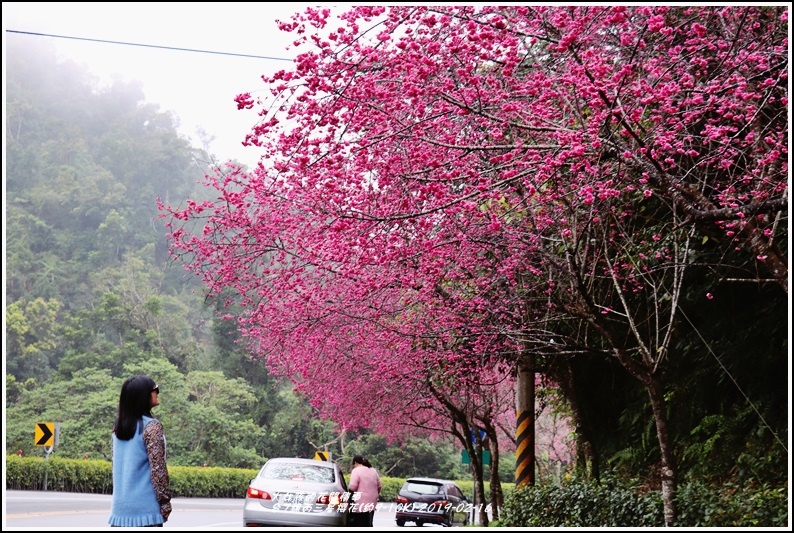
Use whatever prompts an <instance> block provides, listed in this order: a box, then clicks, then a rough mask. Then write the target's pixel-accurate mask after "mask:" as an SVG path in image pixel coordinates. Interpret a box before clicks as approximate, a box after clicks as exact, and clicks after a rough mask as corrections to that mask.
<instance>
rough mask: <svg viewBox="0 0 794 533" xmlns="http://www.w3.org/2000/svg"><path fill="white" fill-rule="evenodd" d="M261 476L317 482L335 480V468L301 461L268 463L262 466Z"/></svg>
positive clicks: (331, 481)
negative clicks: (301, 462)
mask: <svg viewBox="0 0 794 533" xmlns="http://www.w3.org/2000/svg"><path fill="white" fill-rule="evenodd" d="M260 476H261V477H263V478H266V479H289V480H293V481H313V482H315V483H333V482H334V470H333V468H328V467H327V466H322V465H307V464H300V463H268V464H266V465H265V467H264V468H262V473H261V474H260Z"/></svg>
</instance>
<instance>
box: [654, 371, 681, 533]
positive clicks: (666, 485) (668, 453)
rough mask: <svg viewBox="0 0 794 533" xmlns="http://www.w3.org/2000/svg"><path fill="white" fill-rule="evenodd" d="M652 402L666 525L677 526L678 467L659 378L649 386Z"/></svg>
mask: <svg viewBox="0 0 794 533" xmlns="http://www.w3.org/2000/svg"><path fill="white" fill-rule="evenodd" d="M647 390H648V396H649V397H650V400H651V409H652V410H653V418H654V421H655V422H656V436H657V438H658V439H659V450H660V451H661V455H662V465H661V466H662V472H661V475H662V502H663V504H664V525H665V526H667V527H672V526H673V525H675V517H676V509H675V493H676V466H675V461H674V459H673V448H672V443H671V442H670V435H669V432H668V427H667V411H666V409H665V401H664V387H663V386H662V383H661V382H660V381H659V380H658V379H657V378H652V379H651V381H650V383H649V384H648V385H647Z"/></svg>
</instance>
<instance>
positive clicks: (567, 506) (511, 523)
mask: <svg viewBox="0 0 794 533" xmlns="http://www.w3.org/2000/svg"><path fill="white" fill-rule="evenodd" d="M676 506H677V521H676V524H675V525H676V526H678V527H720V528H724V527H763V528H773V527H787V526H788V488H787V487H775V488H773V487H768V486H742V487H739V486H735V485H730V484H727V485H719V486H714V485H708V484H705V483H699V482H690V483H685V484H682V485H680V486H679V487H678V491H677V497H676ZM500 519H501V520H500V521H499V523H498V524H495V525H499V526H506V527H587V528H596V527H664V517H663V507H662V497H661V492H660V491H657V490H647V489H643V488H642V487H641V486H640V485H639V484H635V483H631V482H627V481H626V480H620V481H618V480H616V479H604V480H602V481H601V482H600V483H594V482H584V481H573V482H569V483H564V484H563V485H561V486H557V485H536V486H532V487H523V488H520V489H517V490H515V491H514V492H512V493H511V495H510V497H507V496H506V497H505V508H504V510H503V512H502V514H501V516H500Z"/></svg>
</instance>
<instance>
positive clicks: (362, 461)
mask: <svg viewBox="0 0 794 533" xmlns="http://www.w3.org/2000/svg"><path fill="white" fill-rule="evenodd" d="M355 463H358V464H360V465H364V466H366V467H367V468H372V464H371V463H370V462H369V460H367V458H366V457H364V456H363V455H354V456H353V464H355Z"/></svg>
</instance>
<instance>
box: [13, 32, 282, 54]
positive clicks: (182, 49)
mask: <svg viewBox="0 0 794 533" xmlns="http://www.w3.org/2000/svg"><path fill="white" fill-rule="evenodd" d="M6 32H8V33H19V34H23V35H36V36H38V37H54V38H56V39H73V40H76V41H89V42H95V43H107V44H121V45H125V46H142V47H144V48H159V49H162V50H176V51H178V52H197V53H200V54H216V55H224V56H236V57H250V58H254V59H271V60H274V61H292V59H288V58H285V57H270V56H256V55H251V54H235V53H231V52H214V51H211V50H197V49H194V48H178V47H174V46H162V45H156V44H141V43H127V42H123V41H108V40H105V39H89V38H87V37H72V36H69V35H53V34H51V33H36V32H32V31H19V30H6Z"/></svg>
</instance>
